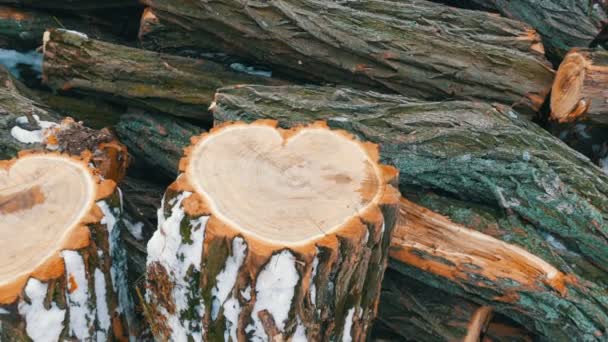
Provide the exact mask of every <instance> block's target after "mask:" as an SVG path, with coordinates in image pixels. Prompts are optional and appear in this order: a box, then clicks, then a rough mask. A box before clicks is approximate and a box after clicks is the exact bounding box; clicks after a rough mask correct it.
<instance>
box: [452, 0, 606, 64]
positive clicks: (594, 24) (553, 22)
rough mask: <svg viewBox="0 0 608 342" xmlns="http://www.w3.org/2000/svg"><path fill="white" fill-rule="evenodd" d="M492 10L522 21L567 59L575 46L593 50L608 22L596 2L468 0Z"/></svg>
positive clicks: (590, 0) (550, 50) (549, 48)
mask: <svg viewBox="0 0 608 342" xmlns="http://www.w3.org/2000/svg"><path fill="white" fill-rule="evenodd" d="M467 2H471V3H475V4H478V5H480V6H484V7H486V8H487V7H491V8H493V9H495V10H497V11H498V12H500V14H502V15H504V16H505V17H507V18H512V19H516V20H521V21H523V22H525V23H527V24H529V25H530V26H532V27H534V28H535V29H536V30H537V31H538V32H539V33H540V34H541V36H542V37H543V43H544V45H545V47H546V48H547V50H548V52H549V53H550V54H552V55H554V56H556V57H559V58H561V57H563V56H564V55H566V53H567V52H568V51H569V50H570V49H571V48H574V47H583V48H586V47H590V45H591V44H592V43H594V41H595V40H596V38H598V36H599V35H600V33H602V30H603V29H605V27H606V23H608V15H606V11H605V10H604V8H602V6H601V5H600V4H599V2H600V1H596V0H579V1H572V0H552V1H544V0H468V1H461V3H467Z"/></svg>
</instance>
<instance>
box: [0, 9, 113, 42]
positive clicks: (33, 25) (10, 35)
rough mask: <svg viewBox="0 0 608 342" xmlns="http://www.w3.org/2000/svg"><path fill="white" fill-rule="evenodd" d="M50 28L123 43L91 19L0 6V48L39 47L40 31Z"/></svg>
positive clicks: (111, 31)
mask: <svg viewBox="0 0 608 342" xmlns="http://www.w3.org/2000/svg"><path fill="white" fill-rule="evenodd" d="M54 27H60V28H65V29H69V30H76V31H79V32H84V33H86V34H87V35H89V36H90V37H92V38H95V39H101V40H104V41H111V42H121V43H124V39H121V38H120V37H119V36H118V35H116V34H114V30H113V29H112V27H107V26H106V25H102V23H100V22H99V20H95V19H93V18H86V17H78V16H74V15H66V14H57V13H48V12H43V11H33V10H26V9H20V8H12V7H8V6H2V5H0V48H5V49H17V50H32V49H35V48H37V47H39V46H41V45H42V34H43V33H44V31H46V30H48V29H49V28H54Z"/></svg>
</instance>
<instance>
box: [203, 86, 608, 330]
mask: <svg viewBox="0 0 608 342" xmlns="http://www.w3.org/2000/svg"><path fill="white" fill-rule="evenodd" d="M212 111H213V113H214V117H215V120H216V121H217V122H223V121H231V120H243V121H252V120H258V119H264V118H276V119H278V120H279V123H280V125H282V126H285V127H291V126H294V125H299V124H301V123H303V122H310V121H313V120H319V119H325V120H327V122H328V124H329V126H330V127H333V128H342V129H346V130H348V131H350V132H352V133H354V134H356V135H358V136H359V137H360V138H362V139H365V140H368V141H371V142H375V143H379V144H380V145H381V151H380V155H381V160H382V161H383V162H385V163H388V164H393V165H396V166H397V167H398V168H399V169H400V189H401V191H402V193H403V194H404V195H405V196H406V197H407V198H409V199H411V200H415V198H414V197H415V196H414V195H418V196H420V195H421V194H425V193H426V192H428V191H429V190H432V191H434V192H437V193H440V194H442V195H441V196H439V197H440V198H441V199H443V201H439V202H440V203H444V205H441V206H438V207H436V208H435V207H434V208H433V210H434V211H438V212H440V213H442V214H443V215H446V217H448V218H449V219H450V220H452V221H453V222H455V223H458V224H460V225H462V226H466V227H468V228H471V229H474V230H477V229H483V231H481V233H483V234H484V235H490V236H493V237H495V238H496V241H501V240H502V241H506V242H508V243H509V244H510V245H511V244H513V245H514V246H519V247H518V248H520V249H521V250H522V253H523V252H524V251H525V252H526V253H528V254H525V253H523V254H517V255H520V256H523V255H526V258H524V259H525V260H528V259H534V258H536V259H534V260H536V262H537V265H542V266H543V267H540V268H539V267H535V268H530V269H524V270H522V273H518V272H515V270H516V269H514V271H513V272H512V273H513V275H510V273H507V274H506V276H505V275H504V274H503V275H500V274H496V275H494V274H495V271H496V270H493V269H486V268H484V267H482V268H481V269H477V268H476V267H473V266H472V267H471V269H469V268H467V267H466V265H467V264H468V262H466V263H463V261H462V260H458V259H457V260H455V261H451V260H449V259H446V257H445V256H442V257H440V259H437V260H436V259H434V258H433V255H432V254H431V255H429V254H428V253H430V252H429V251H427V254H422V255H420V254H419V253H418V254H416V252H415V251H414V252H413V253H409V254H411V258H412V259H411V260H418V259H415V258H414V257H415V256H416V255H418V258H419V259H420V260H426V259H425V256H426V257H427V258H428V259H429V262H430V261H433V260H435V261H436V263H438V264H441V263H442V262H441V261H443V262H444V263H445V268H443V269H442V268H439V267H436V268H429V267H426V264H425V263H423V262H420V263H413V262H410V261H407V260H405V262H396V263H395V266H396V267H399V265H401V267H399V268H400V270H401V271H404V270H405V271H407V272H409V273H407V275H409V276H412V277H416V278H417V279H420V280H423V281H424V282H426V283H428V284H432V285H433V286H435V287H439V288H443V289H444V290H446V291H448V292H450V293H455V294H458V295H461V296H463V297H466V298H469V299H471V300H473V301H475V302H477V303H479V304H482V305H490V306H493V307H495V308H496V310H497V311H498V312H502V313H504V314H506V315H507V316H509V317H512V318H513V319H514V320H516V321H517V322H518V323H521V324H522V325H524V326H525V327H527V328H528V329H530V330H531V331H533V332H535V333H537V334H538V335H539V336H541V337H546V338H548V339H554V340H560V339H564V338H567V337H571V338H574V339H577V338H579V339H585V338H588V339H593V338H596V339H601V338H602V336H605V335H606V334H607V333H606V330H607V329H608V305H606V303H607V302H608V297H607V296H606V294H605V293H604V292H602V291H601V290H600V289H602V288H605V286H607V285H608V281H607V280H608V269H607V268H606V267H605V265H607V264H608V249H606V248H605V246H606V245H607V244H608V239H607V238H606V236H608V197H607V194H608V175H606V174H604V173H603V172H602V171H601V170H600V169H599V168H597V167H596V166H595V165H593V164H592V163H591V162H590V161H589V160H588V159H587V158H585V157H584V156H582V155H581V154H579V153H577V152H575V151H573V150H571V149H570V148H568V147H567V146H566V145H565V144H564V143H562V142H561V141H559V140H558V139H557V138H555V137H553V136H551V135H550V134H549V133H547V132H546V131H544V130H543V129H541V128H540V127H537V126H536V125H534V124H532V123H529V122H527V121H526V120H522V119H520V118H518V117H517V113H515V112H513V111H511V110H509V109H506V108H503V107H502V106H491V105H487V104H482V103H474V102H416V101H412V100H408V99H405V98H403V97H400V96H390V95H382V94H378V93H373V92H362V91H355V90H349V89H344V88H341V89H336V88H319V87H296V86H291V87H264V86H241V87H232V88H225V89H221V90H219V91H218V94H217V95H216V101H215V103H214V105H213V106H212ZM459 199H462V200H464V202H459ZM416 201H417V202H420V200H416ZM432 203H433V202H431V203H423V205H424V206H426V207H429V206H431V204H432ZM480 203H483V205H482V204H480ZM476 207H480V208H476ZM451 208H457V209H458V210H454V211H450V209H451ZM474 209H475V210H474ZM477 210H478V211H479V212H477ZM460 220H462V221H460ZM480 220H481V221H480ZM480 222H486V223H487V225H485V226H481V227H479V228H477V225H478V224H479V223H480ZM425 234H426V233H425ZM494 234H496V235H494ZM424 236H426V235H423V237H424ZM474 236H477V235H474ZM433 237H437V238H438V237H440V236H436V235H428V236H427V238H428V239H432V238H433ZM480 238H481V237H480ZM423 241H425V240H420V241H417V242H419V243H420V245H419V246H420V247H423V246H424V245H422V242H423ZM456 241H458V240H456ZM461 241H462V239H461ZM429 243H434V242H433V241H430V242H429ZM412 244H413V242H412ZM499 245H500V244H499ZM429 248H430V247H429ZM520 249H518V251H520ZM405 251H411V250H408V249H405ZM430 251H431V252H432V249H430ZM518 253H519V252H518ZM486 254H487V255H489V256H494V255H495V252H494V251H493V250H492V251H491V252H490V251H488V252H487V253H486ZM457 255H458V254H457ZM484 255H485V254H484ZM517 255H515V256H516V257H517ZM506 256H508V255H506V254H505V257H506ZM533 257H534V258H533ZM475 258H477V259H479V260H482V261H483V260H484V258H485V257H481V258H480V257H479V256H475V255H472V256H471V259H472V260H475ZM400 259H402V260H403V259H404V258H400ZM491 260H492V259H491V258H490V261H491ZM456 261H459V262H460V263H456ZM407 262H410V264H407ZM449 265H452V266H451V267H453V268H455V269H456V270H458V271H459V272H462V273H454V272H456V271H450V272H447V273H444V272H442V270H445V269H448V270H451V268H450V267H449ZM523 265H527V264H523ZM481 266H484V265H481ZM481 266H480V265H477V267H481ZM498 266H500V265H498ZM406 268H407V270H406ZM499 269H500V268H499ZM545 271H546V272H545ZM525 272H528V273H525ZM529 272H532V273H529ZM452 274H460V275H462V276H461V277H454V276H452ZM518 274H519V275H521V279H520V278H515V276H516V275H518ZM486 277H488V278H487V279H486ZM481 279H483V281H480V280H481ZM573 313H575V314H573Z"/></svg>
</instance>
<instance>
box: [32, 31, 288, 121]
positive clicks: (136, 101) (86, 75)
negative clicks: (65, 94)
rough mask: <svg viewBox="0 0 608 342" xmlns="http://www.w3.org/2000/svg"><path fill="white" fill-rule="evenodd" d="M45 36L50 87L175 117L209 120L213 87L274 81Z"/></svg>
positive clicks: (73, 36)
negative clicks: (94, 94)
mask: <svg viewBox="0 0 608 342" xmlns="http://www.w3.org/2000/svg"><path fill="white" fill-rule="evenodd" d="M45 37H46V38H45V43H44V63H43V80H44V81H45V83H46V84H47V85H49V86H50V87H51V88H53V89H62V90H68V89H70V90H74V91H79V92H85V93H90V92H93V93H96V94H98V95H99V96H104V97H106V98H107V99H109V100H114V101H118V102H121V103H126V104H129V105H133V106H135V107H140V108H144V109H148V110H153V111H157V112H161V113H166V114H171V115H175V116H185V117H190V118H195V119H198V120H207V121H210V117H209V115H208V114H207V110H206V109H207V107H208V105H209V104H210V103H211V101H212V99H213V94H214V92H215V90H216V89H217V88H219V87H221V86H224V85H236V84H241V83H261V84H269V83H277V82H276V81H271V80H269V79H267V78H264V77H256V76H252V75H247V74H245V73H238V72H235V71H228V70H226V69H225V68H224V67H223V66H221V65H219V64H216V63H214V62H210V61H205V60H199V59H197V60H195V59H189V58H183V57H176V56H171V55H162V54H158V53H154V52H149V51H143V50H139V49H133V48H129V47H124V46H119V45H114V44H110V43H105V42H101V41H96V40H94V39H89V38H88V37H87V36H85V35H83V34H79V33H77V32H68V31H64V30H50V31H48V32H46V33H45ZM108 60H111V61H112V63H107V61H108Z"/></svg>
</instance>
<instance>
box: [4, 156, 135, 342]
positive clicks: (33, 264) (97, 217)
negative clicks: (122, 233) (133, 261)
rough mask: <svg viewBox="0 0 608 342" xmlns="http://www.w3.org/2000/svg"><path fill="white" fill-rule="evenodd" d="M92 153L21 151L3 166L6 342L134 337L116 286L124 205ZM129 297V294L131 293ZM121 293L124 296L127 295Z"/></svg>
mask: <svg viewBox="0 0 608 342" xmlns="http://www.w3.org/2000/svg"><path fill="white" fill-rule="evenodd" d="M89 157H90V154H87V153H85V154H83V156H82V157H80V158H76V157H70V156H67V155H64V154H59V153H44V152H22V153H21V154H20V157H19V158H17V159H12V160H7V161H0V236H2V239H1V240H0V247H1V248H0V253H1V254H2V257H1V258H0V260H1V261H0V309H1V310H2V313H3V314H2V315H0V322H1V323H2V325H1V326H0V339H1V340H4V339H10V340H12V338H14V337H15V336H22V337H24V338H25V337H26V336H27V337H29V339H32V340H34V341H57V340H59V338H60V337H61V336H62V337H64V338H67V339H69V338H76V339H78V340H86V339H89V338H92V339H96V340H98V341H106V340H108V341H109V340H112V339H113V338H115V339H119V340H124V339H125V338H127V336H128V331H127V330H126V329H125V328H127V326H128V325H127V319H128V318H127V316H128V313H127V312H128V311H129V309H130V308H129V307H127V306H126V305H127V304H128V303H126V302H121V306H119V304H118V302H119V297H120V296H126V294H127V293H126V292H124V291H123V290H121V289H118V293H117V292H116V291H115V290H114V289H113V285H112V281H113V280H114V279H113V278H114V277H110V274H112V276H114V275H116V276H117V277H118V276H121V272H122V273H124V271H125V270H123V269H119V268H116V267H115V266H116V265H117V264H120V263H119V262H118V260H114V257H115V254H116V253H115V250H116V249H117V248H119V243H117V241H116V236H117V233H119V229H115V228H116V227H115V224H116V222H117V216H118V215H119V214H120V209H119V208H120V198H119V195H118V194H117V192H116V184H115V183H114V181H112V180H104V179H103V178H102V177H101V176H99V175H98V172H97V171H96V170H94V169H91V168H90V167H89V166H88V164H89V162H90V159H89ZM125 290H127V289H125ZM121 292H122V293H121Z"/></svg>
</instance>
